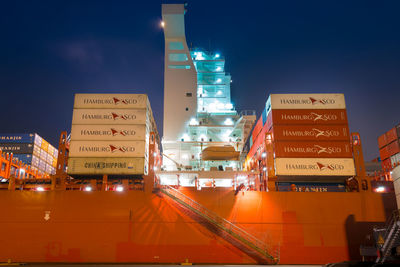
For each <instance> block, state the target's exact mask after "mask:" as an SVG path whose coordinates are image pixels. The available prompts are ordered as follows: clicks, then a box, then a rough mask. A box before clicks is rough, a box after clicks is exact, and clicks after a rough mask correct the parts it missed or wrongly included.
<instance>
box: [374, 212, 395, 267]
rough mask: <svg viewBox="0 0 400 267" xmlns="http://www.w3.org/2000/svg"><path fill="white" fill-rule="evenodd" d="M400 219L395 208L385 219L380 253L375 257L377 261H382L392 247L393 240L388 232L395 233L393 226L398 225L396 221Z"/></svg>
mask: <svg viewBox="0 0 400 267" xmlns="http://www.w3.org/2000/svg"><path fill="white" fill-rule="evenodd" d="M399 221H400V210H395V211H393V213H392V215H391V216H390V218H389V219H388V220H387V221H386V224H385V227H384V229H385V232H384V236H383V240H384V244H383V245H382V247H381V249H380V250H381V255H380V256H379V257H378V258H377V259H376V262H377V263H382V262H384V261H385V260H386V257H387V256H388V254H389V251H390V250H391V249H392V248H391V246H392V244H393V242H394V240H393V239H392V237H391V236H389V235H390V233H393V234H394V233H395V232H394V230H395V229H394V227H398V222H399Z"/></svg>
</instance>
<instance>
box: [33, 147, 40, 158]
mask: <svg viewBox="0 0 400 267" xmlns="http://www.w3.org/2000/svg"><path fill="white" fill-rule="evenodd" d="M41 152H42V149H41V148H40V146H37V145H36V144H35V145H34V146H33V155H35V156H37V157H38V158H39V157H40V153H41Z"/></svg>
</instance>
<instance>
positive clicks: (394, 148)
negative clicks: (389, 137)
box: [387, 139, 400, 157]
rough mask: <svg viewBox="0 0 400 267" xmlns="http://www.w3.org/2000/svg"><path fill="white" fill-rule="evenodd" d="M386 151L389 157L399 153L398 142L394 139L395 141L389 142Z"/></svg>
mask: <svg viewBox="0 0 400 267" xmlns="http://www.w3.org/2000/svg"><path fill="white" fill-rule="evenodd" d="M387 149H388V152H389V157H390V156H393V155H395V154H397V153H399V152H400V147H399V141H398V140H397V139H396V141H394V142H391V143H390V144H388V145H387Z"/></svg>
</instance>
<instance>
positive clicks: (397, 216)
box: [383, 210, 400, 241]
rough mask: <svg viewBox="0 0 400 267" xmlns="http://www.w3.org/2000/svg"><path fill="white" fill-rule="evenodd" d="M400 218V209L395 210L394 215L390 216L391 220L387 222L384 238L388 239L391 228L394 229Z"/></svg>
mask: <svg viewBox="0 0 400 267" xmlns="http://www.w3.org/2000/svg"><path fill="white" fill-rule="evenodd" d="M399 220H400V210H395V211H393V213H392V215H391V216H390V218H389V220H388V221H387V222H386V224H385V229H386V230H385V235H384V237H383V240H385V241H386V239H387V237H388V235H389V233H390V230H391V229H392V227H393V225H394V224H395V223H397V222H398V221H399Z"/></svg>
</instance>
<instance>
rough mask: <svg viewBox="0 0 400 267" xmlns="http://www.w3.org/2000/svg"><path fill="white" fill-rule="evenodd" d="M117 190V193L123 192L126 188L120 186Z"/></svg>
mask: <svg viewBox="0 0 400 267" xmlns="http://www.w3.org/2000/svg"><path fill="white" fill-rule="evenodd" d="M116 190H117V192H122V191H124V188H123V187H122V186H120V185H119V186H117V189H116Z"/></svg>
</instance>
